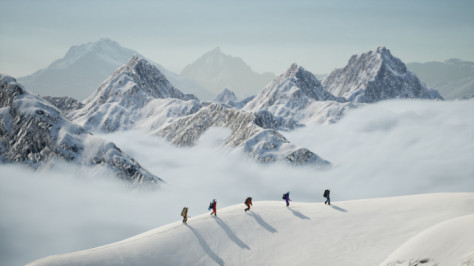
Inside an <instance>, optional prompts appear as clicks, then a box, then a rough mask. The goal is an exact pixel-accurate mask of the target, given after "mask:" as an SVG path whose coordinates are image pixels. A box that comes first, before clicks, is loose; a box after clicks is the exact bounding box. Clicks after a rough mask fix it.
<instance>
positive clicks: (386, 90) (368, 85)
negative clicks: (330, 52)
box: [323, 47, 442, 103]
mask: <svg viewBox="0 0 474 266" xmlns="http://www.w3.org/2000/svg"><path fill="white" fill-rule="evenodd" d="M323 85H324V87H325V88H326V89H327V90H328V91H329V92H331V93H333V94H334V95H336V96H341V97H345V98H346V99H347V100H349V101H351V102H356V103H372V102H377V101H380V100H386V99H394V98H424V99H442V97H441V96H440V95H439V93H438V92H437V91H435V90H432V89H428V88H426V87H425V86H424V85H423V84H422V83H421V82H420V80H419V79H418V77H417V76H416V75H415V74H413V73H412V72H410V71H408V70H407V67H406V66H405V64H404V63H403V62H402V61H401V60H400V59H398V58H396V57H394V56H393V55H392V54H391V53H390V50H388V49H387V48H385V47H379V48H377V50H376V51H370V52H368V53H364V54H361V55H353V56H352V57H351V59H350V60H349V63H348V64H347V65H346V66H345V67H344V68H343V69H336V70H334V71H333V72H331V74H329V76H328V77H327V78H326V79H325V80H324V81H323Z"/></svg>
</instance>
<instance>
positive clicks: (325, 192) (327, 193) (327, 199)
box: [323, 189, 331, 205]
mask: <svg viewBox="0 0 474 266" xmlns="http://www.w3.org/2000/svg"><path fill="white" fill-rule="evenodd" d="M329 193H331V191H330V190H329V189H326V190H325V191H324V195H323V197H325V198H326V201H325V202H324V204H329V205H331V199H330V198H329Z"/></svg>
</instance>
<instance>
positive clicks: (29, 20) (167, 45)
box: [0, 0, 474, 77]
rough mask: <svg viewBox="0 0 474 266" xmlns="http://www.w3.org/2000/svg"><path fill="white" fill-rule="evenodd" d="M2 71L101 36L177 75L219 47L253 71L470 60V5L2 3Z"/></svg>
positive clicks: (338, 0)
mask: <svg viewBox="0 0 474 266" xmlns="http://www.w3.org/2000/svg"><path fill="white" fill-rule="evenodd" d="M0 10H1V11H2V12H1V15H0V73H3V74H8V75H12V76H14V77H20V76H23V75H28V74H31V73H33V72H34V71H36V70H38V69H41V68H44V67H47V66H48V65H49V64H50V63H52V62H53V61H54V60H56V59H59V58H61V57H63V56H64V55H65V53H66V52H67V50H68V49H69V48H70V47H71V46H72V45H78V44H82V43H86V42H90V41H97V40H99V39H100V38H103V37H107V38H110V39H112V40H115V41H117V42H119V43H120V44H121V45H122V46H124V47H127V48H130V49H134V50H136V51H138V52H139V53H141V54H143V55H144V56H145V57H147V58H149V59H151V60H153V61H155V62H157V63H160V64H161V65H163V66H164V67H165V68H167V69H169V70H171V71H174V72H177V73H179V72H181V70H182V69H183V68H184V67H185V66H186V65H187V64H190V63H191V62H192V61H194V60H195V59H196V58H198V57H199V56H201V55H202V54H203V53H205V52H207V51H209V50H211V49H213V48H215V47H216V46H219V47H221V49H222V51H223V52H224V53H226V54H230V55H233V56H237V57H241V58H242V59H243V60H244V61H245V62H246V63H247V64H249V65H250V66H251V67H252V69H253V70H254V71H257V72H265V71H270V72H274V73H276V74H278V73H281V72H283V71H284V70H285V69H286V68H288V67H289V66H290V64H291V63H293V62H295V63H298V64H300V65H302V66H303V67H305V68H306V69H308V70H310V71H312V72H314V73H321V74H322V73H329V72H330V71H332V70H333V69H334V68H341V67H344V66H345V64H346V63H347V61H348V60H349V58H350V56H351V55H353V54H360V53H363V52H367V51H370V50H375V49H376V48H377V47H378V46H386V47H387V48H389V49H390V50H391V51H392V54H394V55H395V56H397V57H399V58H400V59H402V60H403V61H404V62H405V63H409V62H415V61H416V62H427V61H444V60H446V59H449V58H460V59H463V60H469V61H474V1H471V0H465V1H447V0H446V1H439V0H419V1H413V0H397V1H383V0H357V1H354V0H328V1H318V0H293V1H287V0H285V1H283V0H234V1H228V0H184V1H180V0H169V1H168V0H163V1H162V0H138V1H124V0H104V1H101V0H93V1H91V0H80V1H78V0H42V1H38V0H0Z"/></svg>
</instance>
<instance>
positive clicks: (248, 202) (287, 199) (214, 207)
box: [181, 189, 331, 223]
mask: <svg viewBox="0 0 474 266" xmlns="http://www.w3.org/2000/svg"><path fill="white" fill-rule="evenodd" d="M330 192H331V191H330V190H329V189H326V190H324V194H323V197H325V198H326V201H325V202H324V204H329V205H331V199H330V198H329V193H330ZM282 199H284V200H285V202H286V207H289V206H290V201H291V199H290V191H288V192H287V193H285V194H283V196H282ZM244 204H245V205H246V206H247V208H246V209H245V212H247V211H248V210H250V206H253V204H252V197H247V198H246V199H245V201H244ZM211 209H212V212H211V215H213V214H214V216H217V201H216V199H213V200H212V201H211V202H210V203H209V208H208V210H211ZM188 210H189V207H184V208H183V210H182V211H181V216H183V223H186V222H187V221H188V218H190V217H191V216H188Z"/></svg>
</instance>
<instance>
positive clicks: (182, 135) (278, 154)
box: [157, 103, 330, 166]
mask: <svg viewBox="0 0 474 266" xmlns="http://www.w3.org/2000/svg"><path fill="white" fill-rule="evenodd" d="M283 126H285V127H293V128H294V127H295V126H296V123H295V122H294V121H287V120H285V119H282V118H277V117H274V116H273V115H271V114H270V113H268V112H262V113H260V112H259V113H251V112H243V111H240V110H237V109H234V108H228V107H225V106H224V105H221V104H218V103H213V104H210V105H209V106H206V107H203V108H202V109H201V110H199V111H198V112H197V113H195V114H193V115H189V116H187V117H184V118H182V119H179V120H176V122H174V123H172V124H170V125H168V126H167V127H165V128H163V129H161V130H160V131H158V133H157V134H158V135H159V136H161V137H165V138H166V139H167V140H169V141H170V142H172V143H173V144H175V145H178V146H192V145H194V144H195V143H196V141H197V140H198V139H199V137H200V136H201V135H202V134H203V133H204V132H205V131H206V130H208V129H209V128H211V127H225V128H229V129H231V135H230V136H229V137H228V138H227V140H226V145H228V146H231V147H234V148H239V149H242V150H243V151H244V152H246V153H247V154H248V155H249V156H250V157H252V158H254V159H256V160H257V161H258V162H262V163H271V162H277V161H286V162H289V163H292V164H315V165H321V166H328V165H330V163H329V162H328V161H326V160H323V159H321V158H320V157H319V156H317V155H316V154H314V153H313V152H311V151H309V150H308V149H305V148H301V147H297V146H295V145H293V144H291V143H289V141H288V140H287V139H286V138H285V137H284V136H283V135H282V134H281V133H279V132H278V131H277V130H276V129H275V128H278V127H283Z"/></svg>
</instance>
